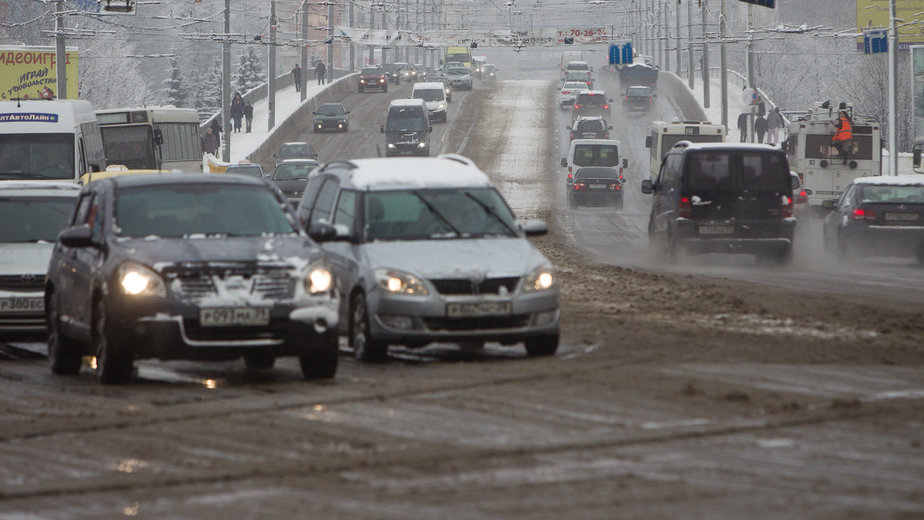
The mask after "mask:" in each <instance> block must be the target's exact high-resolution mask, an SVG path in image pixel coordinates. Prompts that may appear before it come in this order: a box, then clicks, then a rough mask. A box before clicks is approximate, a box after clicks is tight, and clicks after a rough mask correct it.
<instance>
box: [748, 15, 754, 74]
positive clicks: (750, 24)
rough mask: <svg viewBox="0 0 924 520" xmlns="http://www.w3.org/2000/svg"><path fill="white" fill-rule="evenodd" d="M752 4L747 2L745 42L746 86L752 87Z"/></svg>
mask: <svg viewBox="0 0 924 520" xmlns="http://www.w3.org/2000/svg"><path fill="white" fill-rule="evenodd" d="M753 28H754V6H753V5H752V4H748V43H747V60H748V87H750V88H754V35H753V32H752V29H753Z"/></svg>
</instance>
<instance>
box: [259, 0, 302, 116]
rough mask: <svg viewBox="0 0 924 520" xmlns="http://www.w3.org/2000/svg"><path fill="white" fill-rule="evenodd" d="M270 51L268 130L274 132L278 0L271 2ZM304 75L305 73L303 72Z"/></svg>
mask: <svg viewBox="0 0 924 520" xmlns="http://www.w3.org/2000/svg"><path fill="white" fill-rule="evenodd" d="M269 32H270V51H269V85H268V88H269V92H267V97H268V99H269V118H267V128H266V129H267V130H272V129H273V127H274V126H276V0H272V1H271V2H270V25H269ZM302 73H303V74H304V72H302Z"/></svg>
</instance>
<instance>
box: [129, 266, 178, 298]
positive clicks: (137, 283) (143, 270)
mask: <svg viewBox="0 0 924 520" xmlns="http://www.w3.org/2000/svg"><path fill="white" fill-rule="evenodd" d="M118 277H119V278H118V279H119V289H120V290H121V291H122V294H127V295H129V296H159V297H161V298H166V297H167V286H166V285H164V279H163V278H161V277H160V275H159V274H157V273H156V272H154V270H153V269H151V268H149V267H145V266H143V265H141V264H137V263H135V262H125V263H124V264H122V265H120V266H119V270H118Z"/></svg>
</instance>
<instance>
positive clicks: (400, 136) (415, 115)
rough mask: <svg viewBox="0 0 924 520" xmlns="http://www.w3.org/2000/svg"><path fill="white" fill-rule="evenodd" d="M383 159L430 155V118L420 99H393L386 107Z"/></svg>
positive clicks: (383, 128)
mask: <svg viewBox="0 0 924 520" xmlns="http://www.w3.org/2000/svg"><path fill="white" fill-rule="evenodd" d="M379 130H380V131H381V132H382V133H383V134H385V157H392V156H395V155H422V156H424V157H427V156H429V155H430V132H432V131H433V127H431V126H430V116H429V115H428V114H427V104H426V102H424V100H422V99H395V100H392V102H391V103H390V104H389V105H388V112H387V113H386V114H385V124H384V125H382V127H381V128H380V129H379Z"/></svg>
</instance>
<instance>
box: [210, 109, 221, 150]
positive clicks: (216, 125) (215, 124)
mask: <svg viewBox="0 0 924 520" xmlns="http://www.w3.org/2000/svg"><path fill="white" fill-rule="evenodd" d="M212 133H213V134H215V138H216V139H218V146H221V116H216V117H215V119H212Z"/></svg>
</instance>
